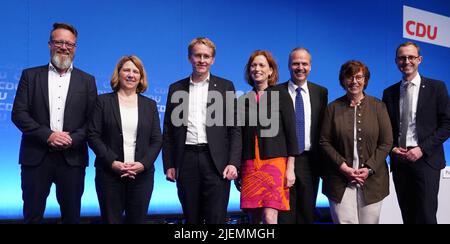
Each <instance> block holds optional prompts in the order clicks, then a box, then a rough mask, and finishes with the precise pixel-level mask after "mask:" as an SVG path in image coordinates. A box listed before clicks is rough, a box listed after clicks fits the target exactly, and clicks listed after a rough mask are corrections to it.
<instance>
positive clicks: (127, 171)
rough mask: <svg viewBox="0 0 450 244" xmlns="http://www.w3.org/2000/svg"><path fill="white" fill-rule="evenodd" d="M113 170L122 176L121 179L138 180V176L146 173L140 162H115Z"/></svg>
mask: <svg viewBox="0 0 450 244" xmlns="http://www.w3.org/2000/svg"><path fill="white" fill-rule="evenodd" d="M112 169H113V170H114V171H115V172H117V173H118V174H120V178H124V177H127V178H130V179H133V180H134V179H136V175H138V174H139V173H141V172H142V171H144V165H142V163H140V162H125V163H123V162H120V161H114V162H113V164H112Z"/></svg>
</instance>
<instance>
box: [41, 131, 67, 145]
mask: <svg viewBox="0 0 450 244" xmlns="http://www.w3.org/2000/svg"><path fill="white" fill-rule="evenodd" d="M47 143H48V145H49V146H51V147H55V148H57V149H67V148H70V147H71V146H72V137H70V135H69V132H64V131H62V132H60V131H54V132H53V133H52V134H51V135H50V136H49V137H48V139H47Z"/></svg>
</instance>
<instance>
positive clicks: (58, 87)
mask: <svg viewBox="0 0 450 244" xmlns="http://www.w3.org/2000/svg"><path fill="white" fill-rule="evenodd" d="M72 70H73V65H71V66H70V68H69V69H68V70H67V72H66V73H64V74H62V75H61V74H59V73H58V71H57V70H56V68H55V67H54V66H53V64H52V63H51V62H50V64H49V65H48V105H49V109H50V129H51V130H52V131H63V125H64V110H65V108H66V99H67V92H68V91H69V85H70V77H71V75H72Z"/></svg>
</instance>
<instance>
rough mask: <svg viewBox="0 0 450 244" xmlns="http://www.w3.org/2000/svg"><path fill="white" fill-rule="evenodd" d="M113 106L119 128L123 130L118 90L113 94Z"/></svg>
mask: <svg viewBox="0 0 450 244" xmlns="http://www.w3.org/2000/svg"><path fill="white" fill-rule="evenodd" d="M138 106H139V104H138ZM111 107H112V111H113V115H114V118H115V119H116V122H117V125H118V126H119V130H120V132H122V120H121V118H120V108H119V97H118V96H117V92H114V94H113V97H112V99H111Z"/></svg>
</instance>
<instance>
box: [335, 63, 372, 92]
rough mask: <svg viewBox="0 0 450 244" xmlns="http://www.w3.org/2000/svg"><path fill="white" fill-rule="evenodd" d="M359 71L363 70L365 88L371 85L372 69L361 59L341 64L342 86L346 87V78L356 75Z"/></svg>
mask: <svg viewBox="0 0 450 244" xmlns="http://www.w3.org/2000/svg"><path fill="white" fill-rule="evenodd" d="M359 71H362V72H363V76H364V89H366V88H367V86H368V85H369V79H370V71H369V68H367V66H366V65H365V64H363V63H362V62H361V61H358V60H350V61H347V62H346V63H345V64H343V65H342V66H341V70H340V71H339V82H340V84H341V86H342V87H343V88H344V89H345V79H346V78H349V77H352V76H354V75H355V74H356V73H358V72H359Z"/></svg>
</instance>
